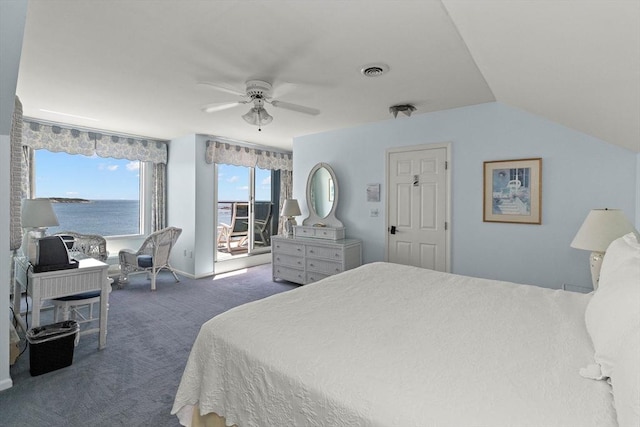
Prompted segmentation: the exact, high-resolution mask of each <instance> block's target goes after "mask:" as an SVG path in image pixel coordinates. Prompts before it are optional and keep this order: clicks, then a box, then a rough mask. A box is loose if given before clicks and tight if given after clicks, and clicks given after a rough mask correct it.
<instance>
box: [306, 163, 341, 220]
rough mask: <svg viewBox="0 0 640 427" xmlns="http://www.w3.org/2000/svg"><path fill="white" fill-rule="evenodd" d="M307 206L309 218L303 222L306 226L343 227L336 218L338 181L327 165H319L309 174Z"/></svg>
mask: <svg viewBox="0 0 640 427" xmlns="http://www.w3.org/2000/svg"><path fill="white" fill-rule="evenodd" d="M307 206H308V208H309V217H308V218H306V219H305V220H304V221H303V224H304V225H321V226H326V227H342V223H341V222H340V221H339V220H338V219H337V218H336V217H335V211H336V207H337V206H338V180H337V179H336V175H335V173H334V172H333V169H331V166H329V165H328V164H326V163H318V164H317V165H315V166H314V167H313V169H311V172H309V177H308V178H307Z"/></svg>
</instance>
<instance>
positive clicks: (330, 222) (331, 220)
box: [302, 163, 343, 228]
mask: <svg viewBox="0 0 640 427" xmlns="http://www.w3.org/2000/svg"><path fill="white" fill-rule="evenodd" d="M321 168H325V169H326V170H327V172H329V175H331V179H332V180H333V206H331V210H330V211H329V214H328V215H327V216H326V217H320V216H319V215H318V213H317V212H316V210H315V209H314V207H313V206H312V205H311V183H312V180H313V177H314V176H315V173H316V171H318V169H321ZM339 196H340V186H339V185H338V179H337V178H336V174H335V172H334V171H333V169H332V168H331V166H329V165H328V164H327V163H318V164H317V165H315V166H314V167H313V168H312V169H311V172H309V176H308V177H307V209H308V210H309V216H308V217H306V218H305V219H304V220H303V221H302V224H303V225H306V226H314V225H317V224H323V225H324V226H325V227H333V228H342V227H343V225H342V222H341V221H340V220H339V219H338V218H336V209H337V208H338V200H339V198H340V197H339Z"/></svg>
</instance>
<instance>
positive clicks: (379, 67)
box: [360, 64, 389, 77]
mask: <svg viewBox="0 0 640 427" xmlns="http://www.w3.org/2000/svg"><path fill="white" fill-rule="evenodd" d="M387 71H389V66H388V65H386V64H369V65H365V66H364V67H362V68H361V69H360V72H361V73H362V75H363V76H365V77H379V76H381V75H383V74H386V73H387Z"/></svg>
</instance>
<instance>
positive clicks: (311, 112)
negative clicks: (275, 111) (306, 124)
mask: <svg viewBox="0 0 640 427" xmlns="http://www.w3.org/2000/svg"><path fill="white" fill-rule="evenodd" d="M271 105H273V106H274V107H276V108H284V109H285V110H291V111H296V112H298V113H304V114H309V115H311V116H317V115H318V114H320V110H317V109H315V108H311V107H305V106H302V105H298V104H292V103H290V102H284V101H278V100H273V101H271Z"/></svg>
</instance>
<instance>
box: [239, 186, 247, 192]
mask: <svg viewBox="0 0 640 427" xmlns="http://www.w3.org/2000/svg"><path fill="white" fill-rule="evenodd" d="M238 190H242V191H249V186H247V185H244V186H242V187H238Z"/></svg>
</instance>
